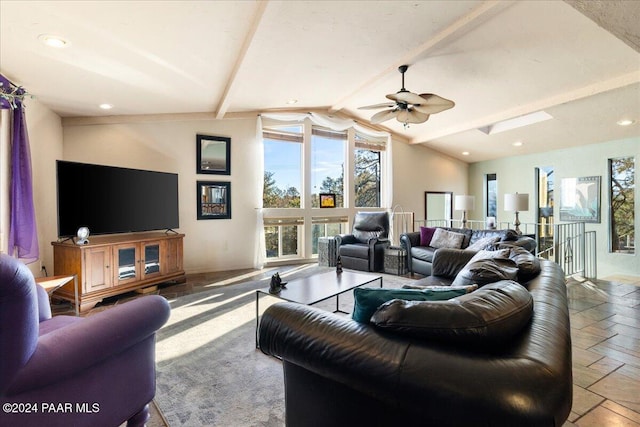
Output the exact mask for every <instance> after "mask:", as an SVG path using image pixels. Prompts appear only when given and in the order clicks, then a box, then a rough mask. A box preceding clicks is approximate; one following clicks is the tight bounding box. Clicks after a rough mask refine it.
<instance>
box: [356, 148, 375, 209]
mask: <svg viewBox="0 0 640 427" xmlns="http://www.w3.org/2000/svg"><path fill="white" fill-rule="evenodd" d="M380 166H381V165H380V152H379V151H373V150H366V149H360V148H356V150H355V177H354V178H355V179H354V185H355V197H356V200H355V205H356V206H357V207H359V208H365V207H379V206H380Z"/></svg>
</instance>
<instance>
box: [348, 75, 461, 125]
mask: <svg viewBox="0 0 640 427" xmlns="http://www.w3.org/2000/svg"><path fill="white" fill-rule="evenodd" d="M408 68H409V66H408V65H401V66H400V67H398V71H400V74H402V88H401V89H400V90H399V91H398V92H396V93H392V94H389V95H386V97H387V99H389V100H391V101H394V102H391V103H389V102H387V103H382V104H375V105H367V106H365V107H359V109H360V110H375V109H378V108H390V110H385V111H379V112H377V113H376V114H374V115H373V116H372V117H371V119H370V121H371V123H373V124H378V123H382V122H384V121H387V120H390V119H392V118H394V117H395V118H396V120H398V121H399V122H400V123H402V124H403V125H404V128H405V129H406V128H408V127H409V124H410V123H411V124H419V123H424V122H426V121H427V120H429V116H430V115H431V114H436V113H440V112H442V111H444V110H448V109H449V108H453V107H454V106H455V103H454V102H453V101H451V100H448V99H446V98H442V97H441V96H438V95H435V94H432V93H423V94H420V95H418V94H417V93H413V92H409V91H408V90H407V89H405V87H404V73H405V72H406V71H407V69H408Z"/></svg>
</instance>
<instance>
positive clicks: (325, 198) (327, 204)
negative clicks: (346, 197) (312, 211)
mask: <svg viewBox="0 0 640 427" xmlns="http://www.w3.org/2000/svg"><path fill="white" fill-rule="evenodd" d="M319 196H320V207H321V208H335V207H336V195H335V193H320V194H319Z"/></svg>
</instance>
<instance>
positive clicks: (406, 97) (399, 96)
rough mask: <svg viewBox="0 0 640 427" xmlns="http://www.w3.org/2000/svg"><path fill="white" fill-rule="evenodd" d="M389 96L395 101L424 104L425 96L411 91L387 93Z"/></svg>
mask: <svg viewBox="0 0 640 427" xmlns="http://www.w3.org/2000/svg"><path fill="white" fill-rule="evenodd" d="M387 98H388V99H391V100H393V101H399V102H404V103H405V104H422V103H423V102H424V98H422V97H421V96H420V95H418V94H417V93H413V92H409V91H404V92H403V91H400V92H398V93H393V94H390V95H387Z"/></svg>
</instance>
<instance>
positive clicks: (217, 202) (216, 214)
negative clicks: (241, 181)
mask: <svg viewBox="0 0 640 427" xmlns="http://www.w3.org/2000/svg"><path fill="white" fill-rule="evenodd" d="M197 186H198V188H197V195H198V200H197V202H198V207H197V209H198V210H197V212H198V219H231V183H230V182H217V181H198V182H197Z"/></svg>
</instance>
